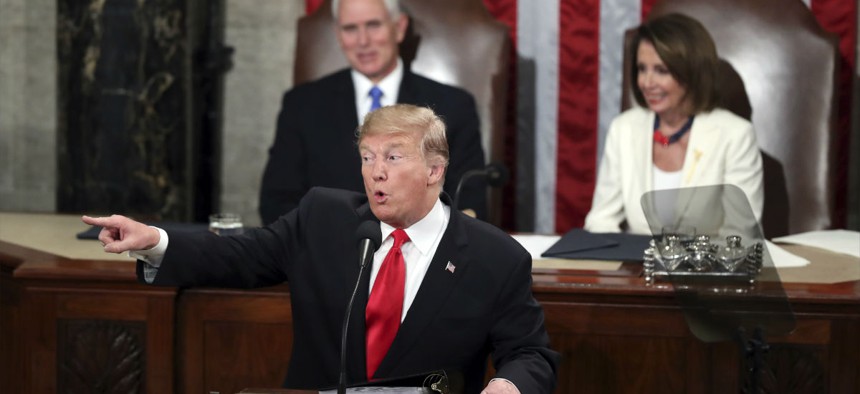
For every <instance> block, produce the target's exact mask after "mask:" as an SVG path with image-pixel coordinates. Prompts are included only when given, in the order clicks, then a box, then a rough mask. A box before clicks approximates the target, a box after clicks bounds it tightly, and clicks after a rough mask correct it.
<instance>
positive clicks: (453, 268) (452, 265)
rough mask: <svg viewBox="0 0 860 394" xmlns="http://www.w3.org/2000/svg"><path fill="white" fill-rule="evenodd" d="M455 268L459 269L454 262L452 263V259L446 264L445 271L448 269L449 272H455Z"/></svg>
mask: <svg viewBox="0 0 860 394" xmlns="http://www.w3.org/2000/svg"><path fill="white" fill-rule="evenodd" d="M455 269H457V267H455V266H454V264H451V262H450V261H449V262H448V264H447V265H445V271H448V272H450V273H452V274H453V273H454V270H455Z"/></svg>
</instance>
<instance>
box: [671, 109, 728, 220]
mask: <svg viewBox="0 0 860 394" xmlns="http://www.w3.org/2000/svg"><path fill="white" fill-rule="evenodd" d="M708 115H709V114H707V113H701V114H698V115H696V120H695V121H693V128H692V129H691V130H690V141H689V144H688V145H687V153H686V155H685V157H684V167H683V168H682V173H681V174H682V176H683V178H682V179H681V190H680V192H679V193H678V202H677V205H676V207H677V208H676V210H675V221H676V223H675V224H676V225H677V224H680V221H681V220H682V218H685V217H687V215H685V214H686V212H687V211H688V210H689V209H690V207H691V205H692V204H691V203H692V202H693V200H694V199H695V198H696V189H695V187H696V186H698V185H699V183H700V181H701V180H702V171H703V170H704V169H705V168H707V166H708V165H709V164H708V161H709V160H710V159H711V156H712V155H710V154H709V153H711V152H709V150H708V147H713V146H716V144H717V143H718V141H716V138H717V137H718V136H717V134H718V133H715V132H713V130H711V128H710V126H709V125H710V124H711V123H710V122H709V121H708Z"/></svg>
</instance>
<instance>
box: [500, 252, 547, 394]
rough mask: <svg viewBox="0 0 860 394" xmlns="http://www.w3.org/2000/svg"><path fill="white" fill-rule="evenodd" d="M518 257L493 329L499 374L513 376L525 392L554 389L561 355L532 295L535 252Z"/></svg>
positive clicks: (509, 378)
mask: <svg viewBox="0 0 860 394" xmlns="http://www.w3.org/2000/svg"><path fill="white" fill-rule="evenodd" d="M517 258H518V260H519V262H518V263H517V264H516V266H515V268H514V269H513V270H511V273H510V276H509V278H508V280H507V281H506V282H507V283H505V284H504V286H503V287H502V288H503V289H505V290H503V292H502V295H501V297H500V298H499V300H498V304H497V305H498V308H497V316H496V318H495V319H494V320H493V321H494V324H493V327H492V329H491V341H492V342H493V352H492V358H493V364H494V366H495V369H496V376H495V377H497V378H504V379H508V380H510V381H511V382H513V383H514V385H516V386H517V389H519V391H520V392H521V393H550V392H551V391H552V390H553V388H554V387H555V382H556V376H557V375H558V370H557V369H558V363H559V355H558V353H556V352H554V351H552V350H550V348H549V335H548V334H547V332H546V328H545V327H544V314H543V308H542V307H541V305H540V304H539V303H538V302H537V300H535V298H534V296H533V295H532V290H531V286H532V281H531V268H532V265H531V256H529V255H528V254H527V253H525V252H524V253H523V254H522V255H520V256H519V257H517Z"/></svg>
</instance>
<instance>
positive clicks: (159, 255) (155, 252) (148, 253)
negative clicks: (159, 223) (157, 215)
mask: <svg viewBox="0 0 860 394" xmlns="http://www.w3.org/2000/svg"><path fill="white" fill-rule="evenodd" d="M150 227H152V228H154V229H156V230H158V235H159V238H158V243H157V244H155V246H153V247H152V248H150V249H143V250H129V251H128V256H129V257H131V258H135V259H138V260H142V261H143V262H145V263H146V264H148V265H150V266H151V267H152V268H158V267H159V266H161V260H162V259H164V253H165V252H166V251H167V241H168V239H167V232H166V231H164V230H162V229H160V228H158V227H154V226H150Z"/></svg>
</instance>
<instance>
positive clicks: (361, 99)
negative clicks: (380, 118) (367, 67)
mask: <svg viewBox="0 0 860 394" xmlns="http://www.w3.org/2000/svg"><path fill="white" fill-rule="evenodd" d="M351 73H352V85H353V88H354V90H355V109H356V114H357V115H358V124H362V123H364V116H365V115H367V113H368V112H370V104H371V103H372V102H373V99H372V98H371V97H370V94H369V93H370V88H372V87H373V82H371V81H370V79H368V78H367V77H365V76H364V74H362V73H360V72H358V71H356V70H355V69H352V72H351ZM401 81H403V61H402V60H400V58H397V67H395V68H394V71H392V72H391V73H389V74H388V75H386V76H385V78H382V80H381V81H379V83H378V84H376V86H378V87H379V89H381V90H382V98H380V100H379V101H380V104H382V106H383V107H384V106H387V105H393V104H396V103H397V95H398V93H399V91H400V82H401Z"/></svg>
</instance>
